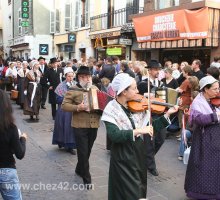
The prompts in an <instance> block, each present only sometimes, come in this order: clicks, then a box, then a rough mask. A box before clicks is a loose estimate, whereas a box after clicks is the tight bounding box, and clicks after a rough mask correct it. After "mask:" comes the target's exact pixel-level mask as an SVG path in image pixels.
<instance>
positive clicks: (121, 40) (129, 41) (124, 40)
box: [119, 38, 132, 46]
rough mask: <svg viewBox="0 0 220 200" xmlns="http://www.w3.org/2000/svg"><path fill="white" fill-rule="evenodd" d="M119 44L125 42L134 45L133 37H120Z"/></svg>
mask: <svg viewBox="0 0 220 200" xmlns="http://www.w3.org/2000/svg"><path fill="white" fill-rule="evenodd" d="M119 44H124V45H128V46H129V45H132V39H124V38H120V39H119Z"/></svg>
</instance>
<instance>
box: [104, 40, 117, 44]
mask: <svg viewBox="0 0 220 200" xmlns="http://www.w3.org/2000/svg"><path fill="white" fill-rule="evenodd" d="M107 44H108V45H112V44H118V39H108V40H107Z"/></svg>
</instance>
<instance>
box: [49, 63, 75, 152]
mask: <svg viewBox="0 0 220 200" xmlns="http://www.w3.org/2000/svg"><path fill="white" fill-rule="evenodd" d="M64 75H65V77H66V80H65V81H63V82H62V83H60V84H59V85H58V86H57V88H56V89H55V93H56V101H57V104H58V109H57V113H56V118H55V123H54V131H53V139H52V144H55V145H58V147H59V148H62V147H64V148H65V149H66V151H67V152H70V153H71V154H73V155H75V154H76V152H75V150H74V149H75V148H76V142H75V137H74V133H73V128H72V127H71V120H72V112H66V111H63V110H62V109H61V104H62V102H63V98H64V96H65V94H66V92H67V90H68V89H69V88H71V87H72V86H73V85H75V82H74V81H73V78H74V72H73V70H72V68H70V67H67V68H66V69H65V70H64Z"/></svg>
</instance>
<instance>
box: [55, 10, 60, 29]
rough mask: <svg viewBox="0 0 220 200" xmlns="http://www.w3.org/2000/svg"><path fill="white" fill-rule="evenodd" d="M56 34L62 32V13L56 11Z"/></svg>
mask: <svg viewBox="0 0 220 200" xmlns="http://www.w3.org/2000/svg"><path fill="white" fill-rule="evenodd" d="M56 32H60V12H59V10H58V9H56Z"/></svg>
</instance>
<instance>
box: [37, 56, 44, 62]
mask: <svg viewBox="0 0 220 200" xmlns="http://www.w3.org/2000/svg"><path fill="white" fill-rule="evenodd" d="M41 59H43V60H45V58H44V57H42V56H40V57H39V58H38V59H37V60H38V61H39V60H41Z"/></svg>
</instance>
